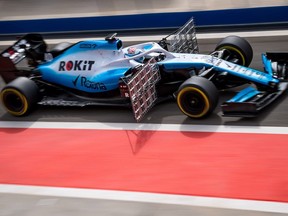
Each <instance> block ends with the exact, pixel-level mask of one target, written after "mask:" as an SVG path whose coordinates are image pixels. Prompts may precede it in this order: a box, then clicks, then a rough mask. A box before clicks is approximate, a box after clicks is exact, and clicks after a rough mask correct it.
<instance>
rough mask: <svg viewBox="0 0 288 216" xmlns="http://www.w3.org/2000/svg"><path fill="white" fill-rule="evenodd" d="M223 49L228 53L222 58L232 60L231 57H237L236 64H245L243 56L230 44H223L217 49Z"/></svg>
mask: <svg viewBox="0 0 288 216" xmlns="http://www.w3.org/2000/svg"><path fill="white" fill-rule="evenodd" d="M223 49H224V50H227V51H228V53H229V54H228V55H226V56H224V59H225V60H226V61H229V60H232V59H233V58H237V59H238V60H240V63H237V64H240V65H243V66H246V59H245V56H244V55H243V53H242V52H241V51H240V50H238V49H237V48H235V47H232V46H223V47H220V48H219V49H218V50H223Z"/></svg>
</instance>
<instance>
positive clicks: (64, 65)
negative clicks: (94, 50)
mask: <svg viewBox="0 0 288 216" xmlns="http://www.w3.org/2000/svg"><path fill="white" fill-rule="evenodd" d="M94 64H95V61H84V60H76V61H67V62H66V61H60V63H59V69H58V70H59V71H71V70H74V71H90V70H91V69H92V66H93V65H94Z"/></svg>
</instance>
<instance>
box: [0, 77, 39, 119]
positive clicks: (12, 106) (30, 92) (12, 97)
mask: <svg viewBox="0 0 288 216" xmlns="http://www.w3.org/2000/svg"><path fill="white" fill-rule="evenodd" d="M0 99H1V102H2V104H3V105H4V107H5V108H6V110H7V111H8V112H9V113H10V114H12V115H14V116H24V115H27V114H28V113H29V112H30V111H31V110H33V108H35V106H36V104H37V102H38V101H39V88H38V86H37V85H36V83H35V82H34V81H32V80H30V79H28V78H26V77H18V78H17V79H15V80H13V81H12V82H10V83H8V84H7V85H6V86H5V87H4V88H3V89H2V91H1V93H0Z"/></svg>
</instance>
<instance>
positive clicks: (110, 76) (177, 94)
mask: <svg viewBox="0 0 288 216" xmlns="http://www.w3.org/2000/svg"><path fill="white" fill-rule="evenodd" d="M252 57H253V51H252V48H251V46H250V44H249V43H248V42H247V41H246V40H245V39H243V38H240V37H237V36H228V37H226V38H224V39H223V40H222V41H221V42H220V43H219V44H218V45H217V46H216V48H215V50H214V51H213V52H211V53H210V54H207V55H205V54H199V53H198V44H197V39H196V34H195V27H194V23H193V19H191V20H189V21H188V22H187V23H186V24H185V25H184V26H183V27H181V28H180V29H178V30H177V31H176V32H175V33H173V34H171V35H169V36H167V37H166V38H164V39H162V40H161V41H159V42H158V43H156V42H147V43H142V44H136V45H133V46H129V47H125V48H124V47H123V46H122V41H121V40H120V39H118V38H116V34H113V35H109V36H107V37H106V38H105V40H89V41H80V42H78V43H75V44H71V43H61V44H58V45H56V46H55V47H54V48H53V49H51V50H49V51H48V50H47V45H46V43H45V41H44V40H43V38H42V36H41V35H40V34H27V35H25V36H23V37H22V38H20V39H19V40H18V41H17V42H15V43H14V44H13V45H12V46H10V47H9V48H7V49H6V50H4V51H3V52H2V53H0V74H1V76H2V78H3V80H4V81H5V82H6V83H7V85H6V86H5V87H4V88H3V89H2V90H1V94H0V97H1V102H2V104H3V105H4V107H5V108H6V110H7V111H8V112H9V113H11V114H12V115H15V116H23V115H27V114H28V113H29V112H30V111H31V110H33V109H34V108H35V107H36V106H37V105H53V106H87V105H105V106H108V105H113V106H115V105H116V106H128V107H131V108H132V110H133V113H134V116H135V119H136V120H137V121H140V120H141V119H142V118H143V116H144V115H145V114H146V113H147V112H148V111H149V110H150V109H151V108H152V107H153V106H154V105H155V104H156V103H157V102H158V101H162V100H163V99H166V98H175V99H176V102H177V104H178V106H179V108H180V110H181V111H182V112H183V113H184V114H185V115H187V116H189V117H191V118H203V117H206V116H208V115H209V114H210V113H212V112H213V110H214V109H215V107H216V106H217V104H218V97H219V95H218V94H219V90H223V89H228V88H233V87H236V86H240V85H243V84H247V83H251V84H253V85H249V86H248V87H246V88H244V89H242V90H241V91H240V92H236V93H235V94H236V95H235V96H234V97H233V98H231V99H230V100H228V101H227V102H225V103H223V104H222V110H223V114H224V115H227V116H245V117H246V116H255V115H256V114H257V113H258V111H260V110H261V109H263V108H264V107H265V106H267V105H268V104H270V103H271V102H272V101H274V100H275V99H276V98H277V97H278V96H279V95H281V94H282V93H283V92H284V91H285V90H286V88H287V79H288V66H287V62H288V60H287V59H288V53H265V54H263V55H262V58H263V63H264V68H265V70H264V71H258V70H255V69H252V68H248V66H249V64H250V62H251V61H252ZM23 59H27V63H28V68H24V69H23V68H22V69H21V68H19V67H18V66H17V64H18V63H19V62H21V61H22V60H23Z"/></svg>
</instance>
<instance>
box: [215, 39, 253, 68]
mask: <svg viewBox="0 0 288 216" xmlns="http://www.w3.org/2000/svg"><path fill="white" fill-rule="evenodd" d="M220 50H225V53H224V56H223V57H222V58H223V59H224V60H226V61H231V62H234V63H237V64H239V65H242V66H246V67H248V66H249V65H250V63H251V61H252V59H253V49H252V47H251V45H250V44H249V42H248V41H247V40H245V39H244V38H242V37H238V36H234V35H232V36H228V37H226V38H224V39H223V40H222V41H220V42H219V43H218V44H217V46H216V48H215V51H220ZM235 60H237V61H236V62H235Z"/></svg>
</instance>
